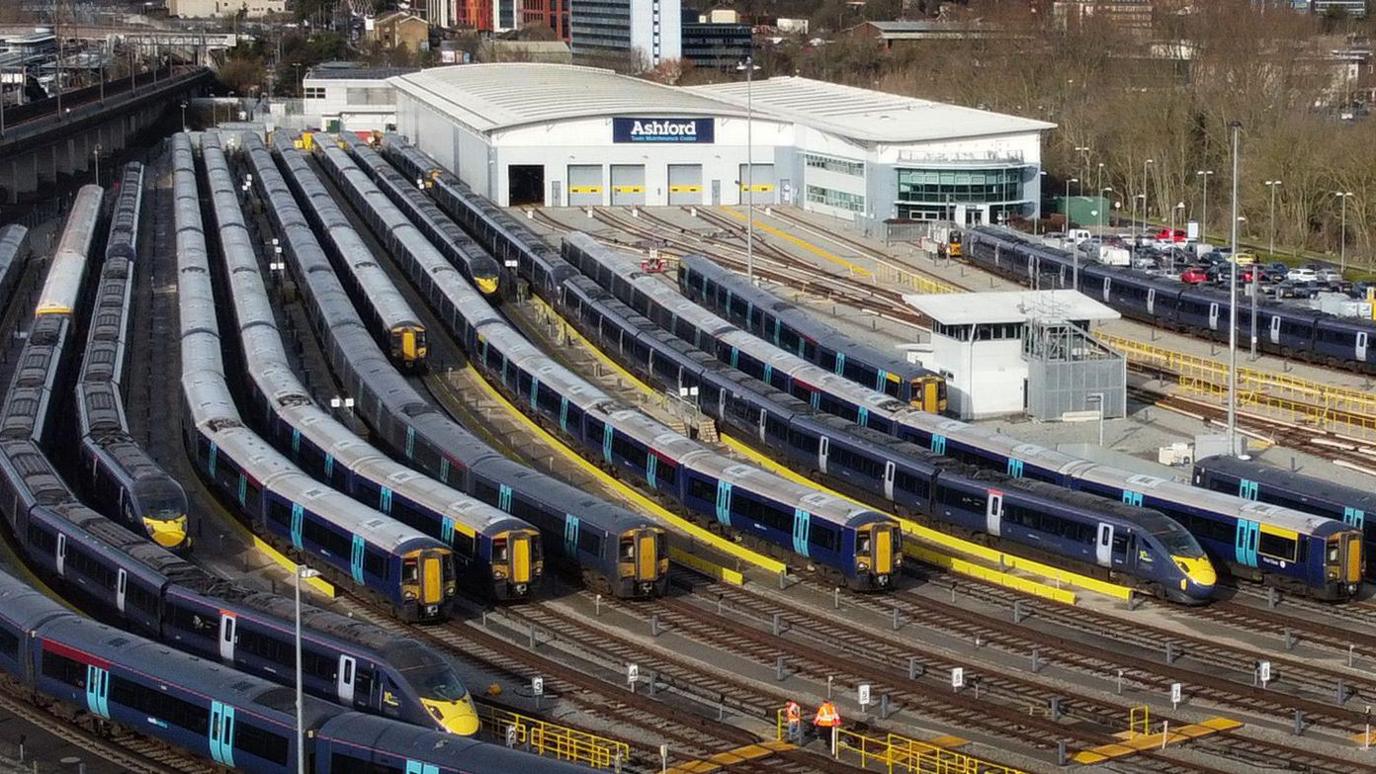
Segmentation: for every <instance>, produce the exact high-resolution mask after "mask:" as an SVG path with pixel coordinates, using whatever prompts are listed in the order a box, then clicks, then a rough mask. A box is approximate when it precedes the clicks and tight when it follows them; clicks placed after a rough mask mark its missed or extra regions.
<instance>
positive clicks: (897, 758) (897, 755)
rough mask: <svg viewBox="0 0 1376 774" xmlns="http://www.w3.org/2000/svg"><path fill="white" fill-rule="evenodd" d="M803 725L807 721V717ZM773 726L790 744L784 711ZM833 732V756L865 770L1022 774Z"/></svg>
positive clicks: (898, 741) (931, 749)
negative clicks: (873, 768) (872, 767)
mask: <svg viewBox="0 0 1376 774" xmlns="http://www.w3.org/2000/svg"><path fill="white" fill-rule="evenodd" d="M802 722H804V723H806V722H807V720H806V717H804V719H803V720H802ZM775 725H776V728H775V732H776V734H777V738H778V739H779V741H792V740H790V739H789V738H788V733H789V729H788V722H787V720H786V719H785V717H784V711H783V710H779V711H778V713H777V714H776V716H775ZM834 731H835V740H836V748H835V750H834V751H833V756H834V757H835V758H836V759H837V760H842V761H846V762H848V763H854V764H855V765H858V766H859V767H860V768H862V769H866V770H869V769H870V767H871V766H877V767H878V770H881V771H885V772H888V774H1025V772H1023V771H1022V770H1021V769H1014V768H1010V767H1008V766H1003V765H1000V764H997V763H990V762H989V761H985V760H981V759H979V758H976V757H974V756H973V755H966V754H965V753H962V752H957V751H955V750H950V749H947V748H945V747H940V746H937V745H934V744H930V743H928V742H922V741H919V740H917V739H911V738H909V737H906V736H902V735H899V734H893V733H890V734H887V735H885V736H866V735H864V734H861V733H858V732H855V731H848V730H846V729H844V728H837V729H834Z"/></svg>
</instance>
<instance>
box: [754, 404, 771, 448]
mask: <svg viewBox="0 0 1376 774" xmlns="http://www.w3.org/2000/svg"><path fill="white" fill-rule="evenodd" d="M764 418H765V410H764V409H760V421H759V422H757V423H756V426H755V429H756V432H758V433H759V436H760V443H768V441H766V440H765V437H764Z"/></svg>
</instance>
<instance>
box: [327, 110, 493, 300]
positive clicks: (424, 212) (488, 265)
mask: <svg viewBox="0 0 1376 774" xmlns="http://www.w3.org/2000/svg"><path fill="white" fill-rule="evenodd" d="M339 142H340V146H341V147H343V148H344V149H345V150H347V151H348V152H349V154H350V155H351V156H353V157H354V160H355V161H359V160H360V155H359V154H360V152H361V149H367V148H369V144H368V143H365V142H364V141H363V140H360V139H359V138H357V137H355V136H354V135H352V134H349V133H347V132H346V133H344V134H341V135H339ZM359 167H360V168H362V169H363V171H364V172H365V173H367V174H368V176H369V177H371V178H372V179H373V182H374V183H375V184H376V185H377V187H378V188H379V189H380V190H382V192H383V193H385V194H387V197H388V198H390V199H391V200H392V203H393V204H395V205H396V206H397V208H398V209H400V210H401V211H402V212H404V213H405V214H406V216H407V217H408V218H409V219H410V220H411V222H412V223H413V224H414V225H415V226H416V228H418V229H420V231H421V233H422V234H424V235H425V236H426V238H427V239H429V240H430V242H431V243H432V244H434V246H435V247H437V248H439V251H440V252H441V253H443V254H444V257H446V258H448V259H449V260H450V261H451V262H452V263H453V264H454V266H455V267H457V268H458V269H459V271H460V272H462V273H463V276H464V277H465V278H467V279H468V281H469V282H471V283H473V285H474V287H476V288H478V291H479V292H481V293H482V294H483V295H484V296H488V297H490V298H495V299H500V298H501V297H502V296H503V294H505V293H507V292H508V291H509V289H510V287H511V283H510V280H509V278H508V279H503V277H504V275H506V271H505V268H504V267H503V266H502V265H501V264H499V263H497V260H496V259H495V258H493V257H492V256H490V255H488V254H487V253H485V252H483V250H482V249H481V248H479V247H478V246H477V244H476V243H474V242H473V239H472V238H471V237H469V236H468V235H467V234H465V233H464V232H463V229H461V228H459V226H458V224H456V223H455V222H454V221H452V220H450V219H449V218H446V217H444V214H443V213H441V212H440V210H439V207H438V206H437V205H436V204H435V202H434V200H432V199H431V198H430V197H429V196H426V195H425V193H424V192H423V191H422V189H423V188H424V187H425V185H426V184H427V182H428V181H427V180H426V179H425V178H420V179H418V181H417V185H412V184H409V183H408V182H407V181H406V179H405V178H403V177H402V176H401V173H400V172H398V171H397V170H396V169H394V168H393V167H391V166H389V165H387V164H382V165H378V166H373V165H369V164H363V163H360V164H359Z"/></svg>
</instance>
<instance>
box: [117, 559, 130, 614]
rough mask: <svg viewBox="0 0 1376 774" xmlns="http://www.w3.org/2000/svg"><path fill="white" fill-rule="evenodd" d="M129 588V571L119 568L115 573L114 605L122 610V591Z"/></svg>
mask: <svg viewBox="0 0 1376 774" xmlns="http://www.w3.org/2000/svg"><path fill="white" fill-rule="evenodd" d="M128 589H129V573H128V572H127V571H126V570H123V569H121V570H119V571H118V572H116V573H115V607H116V608H117V609H118V610H119V611H120V612H121V613H123V612H124V592H125V591H127V590H128Z"/></svg>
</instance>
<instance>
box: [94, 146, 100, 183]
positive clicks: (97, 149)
mask: <svg viewBox="0 0 1376 774" xmlns="http://www.w3.org/2000/svg"><path fill="white" fill-rule="evenodd" d="M95 156H96V185H100V143H96V153H95Z"/></svg>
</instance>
